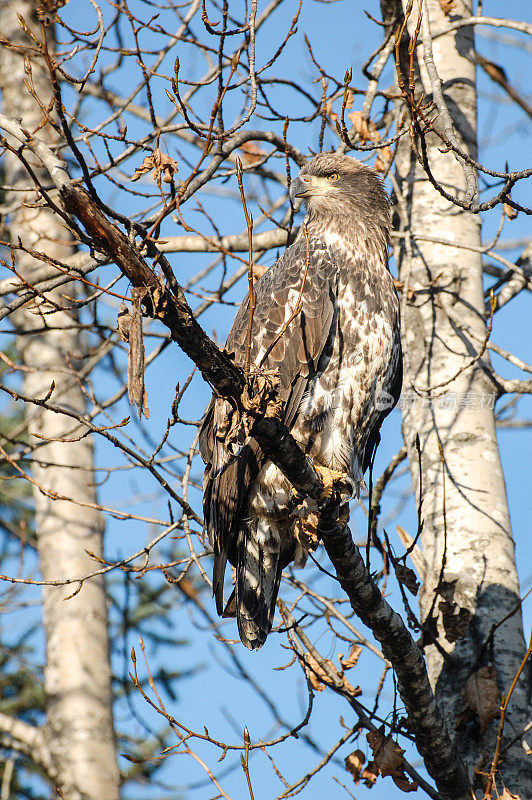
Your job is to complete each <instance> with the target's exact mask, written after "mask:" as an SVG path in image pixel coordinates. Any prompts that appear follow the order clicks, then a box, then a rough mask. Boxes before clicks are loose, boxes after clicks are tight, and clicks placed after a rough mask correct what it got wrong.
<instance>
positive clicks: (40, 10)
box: [37, 0, 68, 25]
mask: <svg viewBox="0 0 532 800" xmlns="http://www.w3.org/2000/svg"><path fill="white" fill-rule="evenodd" d="M67 2H68V0H39V2H38V3H37V16H38V17H39V19H40V20H41V22H44V24H45V25H51V24H52V22H54V19H55V15H56V14H57V11H58V9H59V8H62V7H63V6H65V5H66V4H67Z"/></svg>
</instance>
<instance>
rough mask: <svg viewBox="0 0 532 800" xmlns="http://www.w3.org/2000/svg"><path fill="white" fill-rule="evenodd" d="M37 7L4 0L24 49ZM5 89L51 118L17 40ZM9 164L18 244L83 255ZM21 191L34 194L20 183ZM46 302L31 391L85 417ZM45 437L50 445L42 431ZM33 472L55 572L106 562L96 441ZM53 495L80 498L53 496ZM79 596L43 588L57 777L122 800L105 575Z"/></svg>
mask: <svg viewBox="0 0 532 800" xmlns="http://www.w3.org/2000/svg"><path fill="white" fill-rule="evenodd" d="M34 8H35V6H34V3H33V2H30V0H24V2H22V0H4V2H0V14H1V18H2V33H3V35H4V36H5V37H6V38H7V39H8V40H9V41H11V42H14V43H16V44H17V45H19V46H28V44H31V42H30V41H29V39H28V37H27V36H26V35H25V34H24V33H23V31H22V30H21V27H20V25H19V23H18V20H17V12H18V13H19V14H21V15H22V16H23V17H24V18H25V20H26V22H27V24H28V25H31V26H32V27H33V25H34V13H35V12H34ZM32 23H33V24H32ZM32 80H33V84H34V86H35V89H36V92H37V95H38V96H39V98H40V99H41V101H42V102H43V104H44V105H46V104H47V103H48V101H49V98H50V95H51V89H50V84H49V79H48V75H47V72H46V70H45V67H44V63H43V62H42V61H39V60H37V59H33V60H32ZM0 89H1V92H2V105H3V110H4V112H5V114H6V116H8V117H9V116H10V117H12V118H18V117H21V118H22V121H23V124H24V126H25V128H26V129H27V130H30V131H32V130H35V129H36V128H37V126H38V125H39V123H40V121H41V110H40V108H39V107H38V105H37V103H36V102H35V101H34V100H33V99H32V98H31V96H30V95H29V94H28V92H27V91H26V90H25V88H24V63H23V57H22V55H21V54H20V52H15V51H13V50H10V49H9V48H7V47H5V46H4V47H2V48H1V50H0ZM39 135H40V136H41V137H42V138H43V139H45V140H47V141H50V142H52V141H53V140H54V133H53V131H52V130H51V129H50V128H49V127H45V128H43V129H42V130H40V132H39ZM4 163H5V183H6V184H8V185H10V186H12V187H13V190H12V191H8V192H7V197H6V200H7V205H8V206H11V204H14V205H15V206H16V208H15V210H14V211H13V212H12V214H11V217H10V232H11V240H12V241H13V242H16V241H17V238H18V237H20V239H21V241H22V242H23V244H24V245H25V246H27V247H34V248H35V249H36V250H39V251H44V252H46V253H47V254H48V255H50V256H53V257H54V258H57V259H62V258H63V257H66V256H69V255H71V254H72V252H73V248H72V247H71V246H69V245H68V240H69V239H70V235H69V233H68V231H67V230H66V229H65V228H64V226H63V225H62V224H61V220H60V219H59V218H58V217H57V216H55V215H54V214H53V213H52V212H50V211H48V210H46V209H44V208H41V207H38V208H32V207H31V205H30V206H23V203H30V204H31V203H34V202H35V200H36V194H35V191H33V190H31V189H30V186H31V184H30V183H29V180H30V179H29V178H28V176H27V174H25V172H24V169H23V167H22V165H21V164H20V163H19V162H18V160H17V159H16V158H15V157H13V156H12V155H10V154H6V156H5V162H4ZM34 169H35V172H36V173H37V174H38V175H45V173H43V170H42V168H41V167H39V166H38V164H37V163H35V164H34ZM44 180H45V182H46V180H47V179H46V177H44ZM20 189H25V191H22V192H21V191H17V190H20ZM17 201H18V202H17ZM17 268H18V270H19V271H20V273H21V274H22V275H23V276H24V277H25V278H26V279H27V280H29V281H30V282H31V278H32V275H33V274H34V273H35V272H36V271H38V270H39V269H41V268H42V263H41V262H39V261H38V260H36V259H34V258H32V257H31V256H29V255H26V254H23V253H20V252H19V253H18V254H17ZM47 297H48V298H49V299H50V300H52V301H54V302H56V303H58V304H59V305H64V304H65V303H67V304H68V301H66V300H65V298H64V296H63V295H62V292H61V290H56V291H55V292H54V291H52V292H50V293H49V294H48V295H47ZM40 309H41V313H32V311H31V310H30V309H28V308H25V309H24V310H19V311H18V312H17V316H16V317H15V323H16V326H17V332H18V333H19V339H18V342H19V349H20V354H21V358H22V361H23V364H24V366H25V367H26V368H27V371H26V372H25V373H24V392H25V394H27V395H29V396H31V397H41V398H42V397H43V396H45V395H46V394H47V392H48V390H49V388H50V386H51V384H52V381H54V382H55V390H54V393H53V396H52V400H53V401H54V402H55V404H56V405H60V406H64V407H65V408H68V409H72V410H75V411H76V412H78V413H79V414H84V413H85V411H86V400H85V397H84V395H83V392H82V391H81V389H80V387H79V386H78V384H77V382H76V380H75V377H74V372H73V370H75V368H76V364H77V363H78V362H79V354H80V353H81V352H82V350H83V341H82V337H81V334H80V332H79V330H78V328H77V326H76V323H77V317H76V314H75V312H73V311H70V312H67V311H60V312H58V313H53V314H48V313H46V312H49V311H51V310H52V307H51V306H47V305H42V306H40ZM69 365H70V366H69ZM30 413H31V416H32V421H31V425H30V431H31V433H32V434H39V435H40V436H44V437H46V438H49V439H55V440H57V439H58V438H60V437H65V436H67V437H68V436H69V435H70V434H71V432H72V429H73V424H72V420H69V419H67V418H63V417H61V416H60V415H56V414H52V413H50V412H41V413H39V414H38V415H37V416H35V410H34V408H33V407H32V408H31V409H30ZM79 432H81V431H79V430H78V433H79ZM33 441H34V442H35V443H38V442H42V440H39V439H37V438H34V440H33ZM32 478H33V480H34V481H35V484H36V486H35V491H34V499H35V514H36V530H37V547H38V553H39V558H40V566H41V573H42V576H43V579H45V580H50V579H56V578H62V577H72V576H75V575H81V574H83V573H86V572H88V571H90V569H91V567H93V566H94V562H93V561H92V560H91V559H90V558H89V556H88V555H87V553H86V552H85V551H87V550H88V551H92V552H94V553H96V554H101V553H102V534H103V529H104V522H103V517H102V515H101V514H100V512H98V511H97V510H96V509H94V508H90V507H88V506H87V505H85V506H83V505H81V504H94V503H96V502H97V498H96V491H95V488H94V481H95V476H94V472H93V452H92V441H91V438H90V437H89V436H87V437H85V438H83V439H81V440H80V441H77V442H74V443H65V442H60V441H51V442H50V443H48V444H45V445H44V446H40V447H39V448H38V449H37V450H36V453H35V460H34V462H33V467H32ZM48 492H53V493H57V494H58V495H59V496H61V497H64V498H69V499H65V500H63V499H52V498H51V497H50V496H49V495H48V494H47V493H48ZM78 504H79V505H78ZM67 594H68V592H66V591H65V589H64V588H60V587H59V588H57V587H48V586H47V587H44V588H43V601H44V612H43V613H44V626H45V634H46V667H45V691H46V711H47V720H46V724H45V726H44V740H45V742H46V744H47V747H48V752H49V756H50V760H51V764H52V768H51V769H50V770H49V772H50V773H51V775H50V777H51V778H52V780H53V781H54V782H56V784H57V787H58V789H59V790H60V792H61V797H64V798H65V800H89V798H90V800H116V798H118V797H119V774H118V767H117V763H116V754H115V743H114V733H113V720H112V710H111V674H110V664H109V643H108V636H107V608H106V598H105V590H104V584H103V579H102V578H101V577H99V578H95V579H91V580H90V581H87V582H86V583H85V584H84V585H83V587H82V588H81V590H80V592H79V593H78V594H77V595H76V596H75V597H73V598H71V599H68V600H65V599H64V598H65V596H66V595H67Z"/></svg>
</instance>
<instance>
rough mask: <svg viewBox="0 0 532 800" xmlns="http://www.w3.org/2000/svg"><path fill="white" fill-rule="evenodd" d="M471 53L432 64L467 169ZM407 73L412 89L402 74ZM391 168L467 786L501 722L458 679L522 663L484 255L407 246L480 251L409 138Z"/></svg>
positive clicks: (519, 699)
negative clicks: (428, 237)
mask: <svg viewBox="0 0 532 800" xmlns="http://www.w3.org/2000/svg"><path fill="white" fill-rule="evenodd" d="M391 7H392V4H391V3H389V2H383V11H384V12H385V13H389V12H390V9H391ZM406 7H407V3H406V2H404V3H403V5H402V7H401V2H399V0H398V1H397V3H396V4H395V9H392V10H395V13H396V15H397V16H396V20H395V21H396V23H397V22H398V21H400V18H401V17H402V14H403V13H405V11H406ZM418 8H419V7H418V6H417V3H414V7H413V10H412V14H411V16H410V18H409V20H408V32H409V35H410V37H413V35H414V30H415V27H416V22H417V20H418ZM423 12H424V16H425V20H424V26H425V27H424V28H423V26H422V29H421V31H420V34H419V38H418V44H417V83H416V97H417V98H419V97H420V96H421V93H423V94H424V97H425V98H426V99H433V98H434V99H436V98H435V95H436V91H435V92H433V83H434V81H432V83H431V80H430V75H429V69H428V67H430V66H431V65H430V64H429V62H430V60H431V58H430V56H431V54H430V52H429V51H427V49H426V48H424V45H423V32H425V34H426V32H427V20H428V22H429V25H430V26H431V27H432V28H433V29H435V28H436V27H437V28H440V29H441V28H443V27H444V26H445V25H446V24H448V21H449V18H448V17H445V14H444V12H443V10H442V8H441V5H440V3H439V2H438V0H429V1H428V2H424V4H423ZM470 14H471V3H470V2H469V0H468V1H467V2H463V0H456V2H455V3H454V6H453V10H452V18H453V20H454V19H457V18H460V17H464V16H465V17H467V16H469V15H470ZM473 48H474V30H473V27H472V26H471V27H462V28H460V29H458V30H454V31H452V32H451V33H448V34H446V35H444V36H440V37H439V38H437V39H435V40H434V41H433V42H432V50H433V52H432V56H433V63H434V66H435V68H436V70H437V72H438V74H439V77H440V79H441V87H442V94H443V99H444V101H445V103H446V105H447V108H448V110H449V112H450V116H451V118H452V121H453V123H454V128H455V130H456V131H457V132H458V135H459V142H458V143H459V145H460V147H461V148H462V150H464V151H466V152H467V153H468V154H469V155H470V156H471V157H472V158H475V159H476V155H477V120H476V115H477V110H476V76H475V62H474V59H473V57H472V55H473ZM404 68H405V65H404V62H403V71H404ZM404 77H405V80H406V83H407V85H408V74H406V75H404ZM432 77H433V78H434V73H433V74H432ZM404 107H405V106H404V104H402V103H401V104H398V113H401V114H402V113H404ZM431 116H434V114H432V115H431ZM443 125H444V121H443V119H442V115H441V113H439V114H438V117H437V121H436V127H437V128H438V126H440V129H443ZM426 143H427V156H428V160H429V163H430V165H431V169H432V172H433V175H434V177H435V178H436V180H437V181H439V182H440V183H441V184H442V186H443V187H445V189H446V190H447V191H448V192H456V193H457V194H458V196H459V197H461V198H463V197H464V196H465V194H466V191H467V186H466V178H465V175H464V169H463V167H462V164H461V163H460V162H459V160H457V159H456V158H455V157H454V156H453V155H452V154H451V153H449V152H442V150H443V151H445V148H444V147H443V143H442V141H441V139H440V138H439V137H438V136H437V135H436V134H434V133H431V134H428V135H427V137H426ZM419 144H420V143H419V141H418V148H419ZM396 163H397V175H396V178H397V181H398V191H399V197H398V205H397V217H398V219H399V221H400V222H399V225H400V227H401V228H402V229H403V230H404V232H405V239H404V240H402V243H401V244H400V245H397V247H396V258H397V262H398V268H399V277H400V279H401V280H402V281H404V284H405V286H408V287H412V288H413V289H414V291H415V297H414V299H412V300H409V301H408V302H403V321H402V322H403V348H404V352H405V381H404V388H403V400H404V411H403V433H404V438H405V443H406V446H407V448H408V454H409V458H410V465H411V472H412V480H413V483H414V487H415V492H416V494H417V497H418V500H419V495H420V492H421V504H422V505H421V517H422V520H423V530H422V534H421V539H420V542H421V546H422V551H423V555H424V558H425V562H426V565H427V567H426V572H425V574H424V575H422V576H421V577H422V579H423V586H422V590H421V593H420V608H421V618H422V620H427V617H429V616H431V615H432V616H434V617H436V618H437V626H438V632H439V641H440V642H441V643H442V644H443V647H440V648H437V647H435V646H434V645H430V646H428V647H427V648H426V650H425V652H426V656H427V663H428V667H429V674H430V678H431V682H432V684H433V687H434V690H435V694H436V698H437V700H438V702H439V705H440V708H441V710H442V712H443V714H444V715H445V717H446V720H447V725H448V727H449V730H450V731H451V732H453V735H455V736H456V737H457V739H458V741H459V750H460V753H461V754H462V757H463V759H464V761H465V762H466V764H467V766H468V768H469V770H470V775H471V777H473V767H475V766H476V767H477V768H479V769H480V770H484V771H488V772H489V764H490V760H491V757H492V755H493V749H494V737H495V732H496V726H497V721H498V715H497V719H496V720H495V721H494V722H492V723H491V725H490V726H489V727H488V728H487V730H486V731H482V730H481V729H480V726H479V724H478V718H477V719H476V722H475V721H474V720H473V721H471V722H469V723H468V724H465V725H462V726H460V727H459V728H458V729H457V728H456V722H457V716H458V714H459V711H460V710H461V708H462V707H463V705H464V688H465V686H466V683H467V681H468V679H470V677H471V676H472V675H473V673H474V672H475V671H476V670H478V669H479V668H480V667H483V666H487V665H493V666H494V667H495V668H496V673H497V682H498V686H499V689H500V690H501V691H503V692H504V691H507V689H508V687H509V685H510V683H511V681H512V678H513V676H514V675H515V673H516V671H517V669H518V667H519V664H520V661H521V659H522V657H523V654H524V640H523V629H522V619H521V613H520V609H519V607H518V605H517V604H518V602H519V584H518V579H517V573H516V566H515V559H514V542H513V539H512V532H511V526H510V518H509V512H508V504H507V498H506V488H505V482H504V477H503V473H502V468H501V462H500V456H499V450H498V444H497V437H496V431H495V417H494V401H495V400H496V398H497V391H498V390H497V386H496V384H495V383H494V382H493V380H492V379H491V378H490V376H489V373H488V370H487V369H486V368H487V367H489V360H488V357H487V355H486V354H484V355H482V357H481V358H480V359H479V360H477V361H476V362H475V363H473V362H474V360H475V358H476V357H477V356H478V354H479V353H480V352H481V350H482V345H483V343H484V341H485V339H486V336H487V320H486V315H485V304H484V298H483V286H482V263H481V255H480V254H479V253H475V252H472V251H468V250H464V249H460V248H459V247H449V246H447V245H442V244H436V243H433V242H423V241H420V240H416V241H415V242H412V240H411V239H409V234H413V235H414V236H422V235H423V233H425V234H426V233H430V234H433V235H438V236H439V237H441V238H442V239H444V240H447V241H452V242H456V243H464V244H467V245H478V246H480V244H481V240H480V219H479V217H478V216H475V215H474V214H471V213H469V212H466V211H463V210H461V209H460V208H458V207H457V206H455V205H453V204H452V203H450V202H448V201H447V200H445V199H444V198H443V197H442V196H441V195H440V194H439V193H438V192H437V191H436V190H435V188H434V187H433V186H432V185H431V183H430V182H429V180H428V178H427V175H426V173H425V172H424V170H423V169H422V168H421V166H420V164H419V162H418V160H417V159H416V155H415V153H414V152H413V149H412V147H411V143H410V141H409V140H408V139H407V137H405V138H404V139H403V140H402V142H401V144H400V146H399V148H398V154H397V160H396ZM442 384H444V385H442ZM429 389H432V392H429V391H428V390H429ZM417 434H419V439H420V449H421V474H422V486H421V487H420V481H419V474H420V469H419V462H418V453H417V450H416V446H415V440H416V435H417ZM438 587H439V588H438ZM445 600H447V601H448V602H449V603H450V607H451V608H452V609H453V611H454V613H455V614H457V613H459V612H458V609H466V612H462V613H465V614H466V615H467V612H470V613H471V621H470V624H469V627H468V629H467V633H466V635H465V636H464V637H463V638H459V639H458V640H457V641H454V642H450V641H448V639H446V638H445V630H444V627H443V623H442V610H445V609H447V610H448V609H449V605H447V604H445V603H444V601H445ZM453 604H455V605H453ZM512 611H514V612H515V613H513V614H511V612H512ZM506 615H509V618H508V619H507V620H506V621H505V622H504V623H503V624H502V625H500V626H499V627H498V628H497V629H496V630H495V632H494V634H493V637H492V639H491V642H488V637H489V635H490V632H491V631H492V626H494V625H497V623H499V622H500V621H501V620H502V619H503V618H504V617H505V616H506ZM451 638H452V636H451ZM487 642H488V644H487V645H486V643H487ZM525 683H526V682H525V680H521V681H520V682H519V684H518V686H517V688H516V692H515V694H514V695H513V696H512V699H511V702H510V707H509V717H508V718H507V722H506V729H505V733H506V735H507V736H508V738H513V737H516V736H518V734H519V732H520V731H522V730H523V728H524V726H525V725H526V723H527V722H528V716H527V712H529V711H530V708H529V706H528V704H527V697H526V686H525ZM501 769H502V771H501V775H502V778H503V780H504V782H505V784H506V785H507V786H508V788H509V789H510V790H511V791H512V792H515V793H518V794H520V795H521V796H522V797H523V798H525V797H532V765H530V759H528V760H527V759H526V756H525V755H524V752H523V749H522V746H521V743H520V740H519V737H518V740H517V742H516V743H515V745H513V746H512V747H510V748H509V750H508V751H507V752H506V753H505V755H504V759H503V763H502V768H501Z"/></svg>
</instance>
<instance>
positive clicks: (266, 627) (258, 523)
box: [235, 517, 282, 650]
mask: <svg viewBox="0 0 532 800" xmlns="http://www.w3.org/2000/svg"><path fill="white" fill-rule="evenodd" d="M280 560H281V538H280V535H279V532H278V530H277V528H276V527H275V525H274V524H272V522H271V521H270V520H265V519H263V518H260V517H259V518H252V519H251V520H247V521H246V523H245V525H243V526H242V527H241V529H240V531H239V534H238V559H237V574H236V586H235V605H236V616H237V622H238V632H239V634H240V639H241V640H242V643H243V644H245V646H246V647H247V648H249V649H250V650H259V649H260V648H261V647H262V645H263V644H264V642H265V641H266V637H267V636H268V634H269V633H270V631H271V629H272V623H273V616H274V613H275V601H276V600H277V594H278V592H279V584H280V581H281V571H282V569H281V564H280Z"/></svg>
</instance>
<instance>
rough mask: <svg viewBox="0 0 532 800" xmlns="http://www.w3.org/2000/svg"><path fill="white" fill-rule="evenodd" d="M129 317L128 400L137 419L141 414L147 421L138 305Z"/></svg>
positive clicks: (142, 344) (147, 411)
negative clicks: (135, 411)
mask: <svg viewBox="0 0 532 800" xmlns="http://www.w3.org/2000/svg"><path fill="white" fill-rule="evenodd" d="M124 316H125V315H124ZM129 317H130V319H129V325H128V339H127V341H128V342H129V350H128V356H127V390H128V398H129V402H130V403H131V404H132V405H136V406H137V408H138V413H139V419H141V417H142V414H143V413H144V416H145V417H146V419H148V417H149V416H150V412H149V410H148V395H147V394H146V389H145V387H144V340H143V336H142V313H141V310H140V303H135V304H134V306H133V311H132V312H129ZM125 325H127V322H125Z"/></svg>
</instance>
